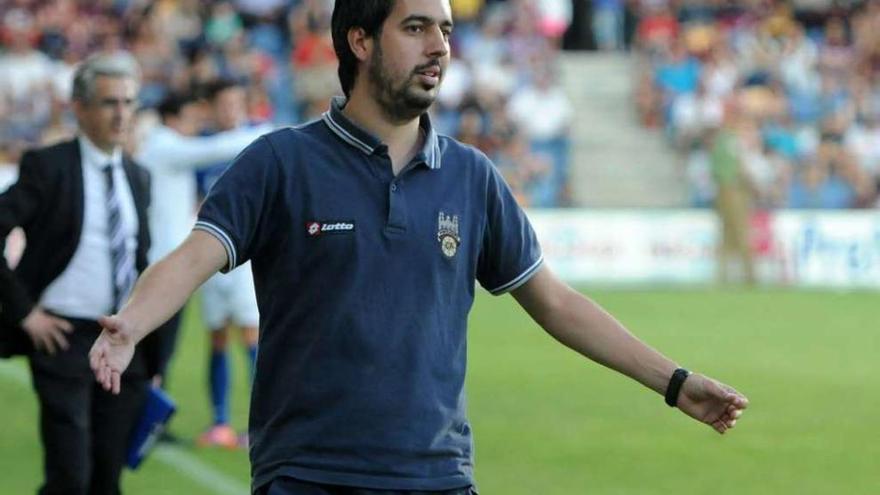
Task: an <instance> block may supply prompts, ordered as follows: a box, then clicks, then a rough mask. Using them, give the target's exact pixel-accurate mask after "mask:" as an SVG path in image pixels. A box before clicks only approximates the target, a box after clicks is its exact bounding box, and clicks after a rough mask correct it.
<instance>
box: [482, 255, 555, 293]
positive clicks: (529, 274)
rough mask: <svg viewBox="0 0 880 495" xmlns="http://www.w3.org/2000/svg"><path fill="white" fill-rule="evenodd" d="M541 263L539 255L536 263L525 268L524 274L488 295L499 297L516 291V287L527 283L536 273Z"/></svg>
mask: <svg viewBox="0 0 880 495" xmlns="http://www.w3.org/2000/svg"><path fill="white" fill-rule="evenodd" d="M542 263H544V255H543V254H542V255H541V257H540V258H538V260H537V261H535V262H534V263H532V266H530V267H528V268H526V270H525V271H524V272H522V273H521V274H519V276H517V277H516V278H514V279H513V280H511V281H510V282H507V283H506V284H504V285H501V286H499V287H496V288H494V289H491V290H490V291H489V293H490V294H492V295H495V296H499V295H501V294H504V293H505V292H510V291H512V290H514V289H516V288H517V287H519V286H521V285H522V284H524V283H526V282H528V281H529V279H530V278H532V275H534V274H535V273H537V271H538V268H539V267H540V266H541V264H542Z"/></svg>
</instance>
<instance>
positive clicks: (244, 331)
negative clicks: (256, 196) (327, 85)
mask: <svg viewBox="0 0 880 495" xmlns="http://www.w3.org/2000/svg"><path fill="white" fill-rule="evenodd" d="M204 96H205V99H206V100H207V104H208V108H209V111H210V112H211V113H212V115H213V119H212V123H213V125H212V126H210V127H209V128H206V129H204V130H203V131H202V132H203V134H207V135H214V136H222V135H224V134H227V133H229V132H234V131H236V130H246V129H251V128H252V126H251V123H250V122H249V121H248V115H247V92H246V90H245V88H244V87H243V86H241V85H240V84H237V83H235V82H233V81H217V82H215V83H213V84H210V85H208V87H206V88H204ZM230 163H231V160H228V159H227V160H225V161H223V162H220V163H216V164H214V165H213V166H212V167H211V168H208V169H206V170H203V171H199V173H198V179H199V194H200V196H201V197H203V198H204V197H205V196H207V195H208V193H209V192H210V189H211V186H213V184H214V182H216V180H217V179H219V178H220V175H222V174H223V172H224V171H225V170H226V168H227V167H228V166H229V164H230ZM201 294H202V318H203V319H204V323H205V326H206V327H207V329H208V331H209V332H210V357H209V360H208V383H209V396H210V399H211V411H212V413H213V422H212V424H211V426H210V427H209V428H208V429H207V430H206V431H205V432H204V433H202V434H201V435H200V436H199V437H198V438H197V439H196V444H197V445H199V446H202V447H210V446H217V447H225V448H237V447H243V448H247V446H248V438H247V434H246V433H243V434H241V435H239V434H237V433H236V432H235V430H234V429H233V428H232V426H231V424H230V422H231V414H230V383H231V376H230V374H231V373H230V363H229V355H228V347H229V337H230V333H231V331H232V330H233V328H237V329H238V330H239V331H240V338H241V344H242V347H243V348H244V350H245V353H246V357H247V363H248V366H249V368H248V369H249V377H250V378H251V379H249V380H248V383H250V382H251V381H252V378H253V373H254V366H255V365H256V360H257V338H258V332H257V328H258V326H259V322H260V314H259V310H258V309H257V298H256V292H255V289H254V278H253V275H252V273H251V266H250V263H245V264H244V265H242V266H240V267H238V268H236V269H235V270H232V271H231V272H229V273H217V274H215V275H214V276H212V277H211V278H210V279H208V281H207V282H205V284H204V285H203V286H202V291H201Z"/></svg>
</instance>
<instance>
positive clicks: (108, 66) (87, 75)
mask: <svg viewBox="0 0 880 495" xmlns="http://www.w3.org/2000/svg"><path fill="white" fill-rule="evenodd" d="M98 76H106V77H123V78H130V79H134V81H135V82H138V83H139V82H140V77H141V70H140V67H138V63H137V61H136V60H135V59H134V57H133V56H131V54H130V53H128V52H123V51H119V52H113V53H96V54H94V55H92V56H90V57H89V58H87V59H85V60H84V61H83V62H82V63H80V64H79V66H78V67H77V68H76V72H74V73H73V94H72V95H71V99H72V100H73V101H79V102H81V103H89V102H90V101H91V100H92V98H93V97H94V96H95V80H96V79H97V78H98Z"/></svg>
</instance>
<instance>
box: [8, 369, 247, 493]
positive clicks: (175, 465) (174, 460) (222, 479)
mask: <svg viewBox="0 0 880 495" xmlns="http://www.w3.org/2000/svg"><path fill="white" fill-rule="evenodd" d="M0 378H3V379H5V380H6V381H7V382H10V383H14V384H16V385H19V386H21V387H23V388H30V383H31V379H30V376H29V375H28V372H27V371H25V369H24V368H23V367H21V366H15V365H13V364H11V363H7V362H4V361H0ZM153 455H154V456H155V458H156V460H159V461H161V462H162V463H163V464H165V465H166V466H168V467H170V468H171V469H174V470H175V471H177V472H179V473H181V474H182V475H184V476H186V477H187V478H189V479H190V480H192V481H194V482H195V483H197V484H199V485H201V486H202V487H204V488H207V489H208V490H211V491H212V492H213V493H216V494H218V495H246V494H248V493H250V490H249V489H248V487H247V486H245V485H244V484H242V483H241V482H240V481H238V480H237V479H235V478H231V477H229V476H227V475H226V474H224V473H222V472H220V471H218V470H217V469H214V468H213V467H211V466H210V465H208V464H205V463H204V462H202V461H200V460H199V459H198V458H197V457H195V456H193V455H192V454H190V453H188V452H186V451H185V450H183V449H181V448H179V447H173V446H166V445H159V446H157V447H156V449H155V450H153Z"/></svg>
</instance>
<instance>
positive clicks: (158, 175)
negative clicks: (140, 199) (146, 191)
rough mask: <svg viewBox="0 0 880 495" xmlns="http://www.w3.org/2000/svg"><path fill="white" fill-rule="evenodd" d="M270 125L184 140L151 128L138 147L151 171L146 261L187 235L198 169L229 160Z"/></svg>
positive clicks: (191, 222) (170, 131)
mask: <svg viewBox="0 0 880 495" xmlns="http://www.w3.org/2000/svg"><path fill="white" fill-rule="evenodd" d="M271 130H272V128H271V126H258V127H253V128H247V129H240V130H233V131H227V132H221V133H219V134H214V135H212V136H207V137H190V136H184V135H183V134H180V133H179V132H177V131H175V130H174V129H171V128H170V127H167V126H164V125H157V126H156V127H155V128H153V129H152V130H151V131H150V132H149V133H148V134H147V137H146V138H145V139H144V141H143V143H141V145H140V146H139V147H138V151H137V161H138V163H140V164H142V165H143V166H144V167H146V168H147V170H149V171H150V174H151V177H152V184H153V196H152V204H151V207H150V234H151V236H152V241H153V242H152V247H151V248H150V254H149V259H150V262H151V263H153V262H156V261H158V260H160V259H162V258H163V257H165V255H166V254H168V253H170V252H171V251H173V250H174V249H175V248H177V246H179V245H180V244H181V243H182V242H183V241H184V240H185V239H186V237H187V236H188V235H189V233H190V231H192V228H193V225H194V224H195V214H196V178H195V174H194V171H195V170H196V169H198V168H201V167H208V166H212V165H216V164H217V163H220V162H223V161H226V160H232V159H233V158H235V156H236V155H237V154H238V153H239V152H241V150H243V149H244V148H245V147H246V146H247V145H249V144H250V143H251V142H253V141H254V140H255V139H257V138H258V137H260V136H261V135H263V134H265V133H267V132H269V131H271Z"/></svg>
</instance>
